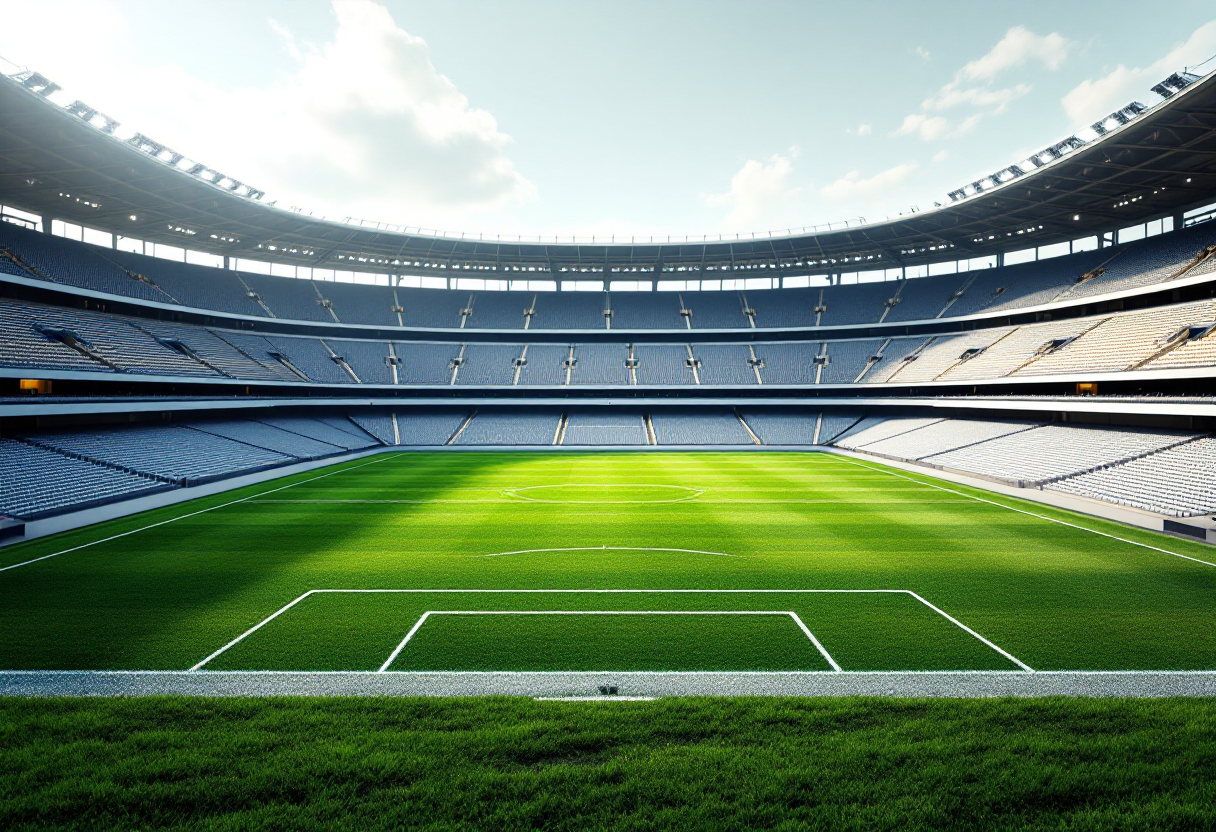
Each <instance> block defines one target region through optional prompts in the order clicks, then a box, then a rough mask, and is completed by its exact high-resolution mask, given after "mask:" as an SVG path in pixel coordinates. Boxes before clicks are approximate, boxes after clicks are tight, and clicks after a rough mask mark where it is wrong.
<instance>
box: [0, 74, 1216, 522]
mask: <svg viewBox="0 0 1216 832" xmlns="http://www.w3.org/2000/svg"><path fill="white" fill-rule="evenodd" d="M1154 91H1155V94H1156V95H1157V96H1158V97H1159V98H1160V99H1161V100H1160V101H1159V102H1158V103H1156V104H1154V105H1153V106H1152V107H1145V106H1143V105H1138V104H1137V105H1135V106H1129V107H1126V108H1123V109H1122V110H1120V111H1117V112H1116V113H1112V114H1111V116H1109V117H1108V118H1106V119H1103V120H1101V121H1099V122H1096V123H1095V124H1094V125H1093V127H1092V128H1090V130H1089V131H1088V133H1087V134H1086V135H1085V136H1072V137H1069V138H1068V139H1066V140H1064V141H1061V142H1057V143H1055V144H1053V145H1050V146H1049V147H1047V148H1045V149H1044V150H1043V151H1041V152H1040V153H1038V154H1035V155H1034V156H1032V157H1031V158H1030V159H1028V160H1026V162H1024V163H1019V164H1017V165H1012V166H1010V167H1007V168H1004V169H1002V170H1000V171H998V172H996V173H994V174H992V175H991V176H990V177H986V178H984V179H981V180H977V181H976V182H973V183H970V184H969V185H967V186H966V187H964V188H961V189H958V190H956V191H954V192H952V193H951V194H950V195H949V196H948V197H944V200H945V202H944V204H943V205H940V206H937V207H935V208H934V209H932V210H928V211H924V212H914V213H909V214H908V215H905V216H901V217H897V218H893V219H887V220H884V221H881V222H872V223H865V222H860V223H858V222H854V223H846V224H842V225H840V226H833V227H825V228H821V229H814V230H811V231H808V232H801V233H797V234H794V233H788V234H783V235H774V234H765V235H756V236H749V237H747V238H745V239H732V240H722V239H712V240H711V239H700V240H690V239H680V240H671V239H663V240H657V239H649V238H648V239H647V240H645V241H642V240H630V241H629V242H627V243H626V242H622V241H616V240H611V241H609V242H608V243H605V242H604V241H603V240H599V241H595V240H589V241H561V240H556V239H555V240H553V241H545V240H541V239H535V240H530V241H526V240H523V239H517V240H515V241H504V240H486V239H476V240H474V239H466V238H464V237H463V236H461V235H437V234H432V235H426V234H421V233H416V232H411V231H410V230H409V229H403V228H398V227H393V226H386V225H384V224H377V223H355V222H332V221H328V220H325V219H320V218H316V217H312V216H309V215H306V214H304V213H301V212H298V211H293V210H284V209H283V208H280V207H278V206H276V205H273V204H270V203H269V202H267V200H266V198H265V197H266V195H265V194H263V193H262V192H261V191H259V190H257V189H256V188H254V187H251V186H250V185H247V184H245V183H242V182H238V181H236V180H233V179H231V178H229V177H227V176H225V175H224V174H223V173H222V172H219V171H215V170H213V169H210V168H208V167H206V166H205V165H203V164H200V163H197V162H195V161H193V160H191V159H188V158H186V157H184V156H182V155H181V154H179V153H177V152H175V151H174V150H172V149H171V148H167V147H164V146H163V145H160V144H158V143H157V142H155V141H153V140H152V139H150V138H148V137H145V136H142V135H140V134H127V133H126V132H125V131H124V130H122V129H121V125H119V124H117V123H116V122H115V121H113V120H112V119H109V118H108V117H107V116H105V115H104V114H102V113H99V112H97V111H96V110H93V109H92V108H90V107H88V106H87V105H86V104H84V103H82V102H79V101H71V100H69V101H66V102H63V101H60V100H58V99H57V98H56V95H57V93H58V92H59V90H58V88H57V87H56V86H55V85H54V84H53V83H52V82H50V81H49V80H48V79H46V78H43V77H42V76H40V75H37V74H36V73H21V74H19V75H15V76H11V77H6V78H4V79H3V81H2V82H0V204H2V205H3V206H5V207H4V208H3V209H2V212H3V219H4V220H5V222H3V223H0V384H2V385H3V398H0V466H2V468H3V471H4V477H3V478H0V515H5V516H7V517H8V518H9V519H8V520H6V521H5V523H6V528H8V529H11V530H12V534H14V535H16V534H18V533H20V532H21V531H31V530H32V528H33V524H35V523H37V522H39V521H42V520H45V519H46V518H51V519H54V518H64V517H67V516H69V515H75V516H81V517H83V516H86V515H85V514H82V512H87V510H90V509H93V508H95V507H97V506H106V505H111V506H113V505H116V504H125V505H138V506H145V505H149V504H150V503H147V502H144V503H140V502H139V501H140V500H145V501H146V500H155V499H158V498H164V497H165V495H172V496H173V497H174V498H177V497H179V496H192V495H195V494H199V493H203V492H202V491H199V490H198V489H206V488H216V487H223V486H224V484H225V483H227V484H231V483H237V482H248V481H249V478H250V477H252V476H257V475H267V476H269V475H273V474H275V473H276V472H277V473H282V472H284V471H287V470H298V469H299V467H300V466H304V465H311V464H319V463H321V462H323V461H329V460H333V459H338V458H346V457H349V456H351V455H353V454H360V453H368V452H372V451H376V450H379V449H383V448H386V447H446V446H452V447H503V446H526V447H553V446H557V447H572V448H588V447H603V446H612V447H636V448H638V449H644V448H670V447H681V446H698V447H709V446H718V447H728V448H739V449H748V448H750V449H762V448H764V447H766V446H767V447H800V448H806V447H812V446H823V447H833V448H836V449H838V450H840V451H842V452H848V453H856V454H862V455H865V454H870V455H876V456H878V457H880V458H882V459H884V460H888V461H895V462H898V463H899V464H906V465H912V466H929V467H931V468H932V469H933V470H935V471H937V472H940V473H941V474H942V475H944V476H956V477H959V478H962V479H964V480H967V479H968V478H970V479H982V480H984V481H985V482H987V483H989V484H990V485H991V486H992V487H994V488H1006V489H1015V490H1016V493H1029V492H1033V493H1034V494H1035V495H1036V496H1039V497H1041V498H1043V499H1048V500H1055V501H1056V502H1057V504H1061V505H1067V506H1069V507H1072V508H1080V509H1081V510H1085V511H1090V512H1091V513H1098V514H1103V513H1106V514H1107V515H1108V516H1118V517H1119V519H1125V520H1127V519H1130V520H1131V522H1139V523H1140V524H1141V525H1145V526H1148V527H1150V528H1157V529H1164V530H1166V531H1169V532H1173V533H1176V534H1182V535H1186V536H1189V537H1192V538H1197V539H1209V536H1212V538H1213V539H1216V524H1213V523H1212V515H1213V513H1214V512H1216V487H1213V486H1212V485H1211V477H1210V471H1211V470H1212V466H1213V464H1214V463H1216V438H1214V437H1213V435H1212V432H1213V430H1214V429H1216V403H1214V400H1213V398H1212V396H1213V394H1214V392H1216V390H1214V389H1213V370H1214V368H1216V223H1209V222H1207V220H1208V219H1210V218H1212V217H1213V216H1216V206H1214V205H1213V202H1216V80H1213V77H1212V75H1208V76H1204V77H1202V78H1199V77H1195V76H1188V75H1186V74H1185V73H1181V74H1177V75H1173V76H1171V77H1170V78H1169V79H1165V81H1163V83H1162V84H1159V85H1158V86H1157V87H1154ZM73 238H75V239H73ZM187 251H188V252H190V253H189V254H187ZM157 255H160V256H157ZM187 260H189V261H190V262H186V261H187ZM202 263H209V264H210V265H202ZM337 277H342V278H344V279H342V280H339V279H335V278H337ZM326 278H328V279H326ZM888 278H890V279H888ZM217 483H219V484H220V485H219V486H217V485H216V484H217ZM1116 509H1117V511H1118V512H1120V513H1118V514H1117V515H1115V514H1111V512H1114V511H1116ZM88 516H96V515H88ZM25 524H30V526H31V529H26V525H25ZM58 527H62V525H61V526H58ZM46 528H48V529H49V528H57V527H56V526H54V525H53V524H51V525H48V526H46Z"/></svg>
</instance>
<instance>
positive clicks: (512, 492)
mask: <svg viewBox="0 0 1216 832" xmlns="http://www.w3.org/2000/svg"><path fill="white" fill-rule="evenodd" d="M546 488H667V489H676V490H679V491H687V492H690V493H688V494H685V495H684V496H683V497H675V498H673V499H670V500H610V501H607V502H608V503H609V504H616V505H629V504H641V503H686V502H688V501H689V500H695V499H696V498H698V497H700V496H701V495H702V494H704V493H705V492H706V491H707V490H708V489H705V488H697V487H695V486H689V485H669V484H662V483H640V482H639V483H629V482H620V483H593V482H587V483H553V484H551V485H525V486H522V487H519V488H504V489H502V494H503V496H504V497H511V498H514V499H516V500H526V501H528V502H532V503H560V504H580V503H581V504H589V503H596V504H603V503H604V502H605V501H600V500H546V499H544V498H541V497H532V496H529V495H527V494H524V493H522V492H524V491H538V490H541V489H546Z"/></svg>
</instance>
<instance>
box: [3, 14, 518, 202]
mask: <svg viewBox="0 0 1216 832" xmlns="http://www.w3.org/2000/svg"><path fill="white" fill-rule="evenodd" d="M332 2H333V13H334V18H335V28H334V30H333V34H332V36H331V37H330V38H329V40H328V41H327V42H326V43H323V44H321V45H312V44H306V43H302V42H300V41H299V40H298V39H297V38H296V37H295V36H294V34H293V33H292V32H291V31H290V29H288V28H286V27H285V26H283V25H282V24H280V23H277V22H274V21H268V25H269V26H271V27H272V29H273V30H274V31H275V32H276V33H277V34H278V35H279V37H280V39H281V40H282V42H283V46H284V49H285V51H286V53H287V54H288V56H289V57H290V59H291V65H290V68H289V71H288V72H287V73H286V74H285V75H283V76H281V77H280V78H279V79H277V80H272V81H266V82H264V83H262V84H260V85H258V86H252V85H251V86H243V87H222V86H220V85H217V84H212V83H210V82H207V81H204V80H201V79H198V78H195V77H193V76H191V75H190V74H189V73H188V72H187V71H186V70H184V69H183V68H181V67H180V66H176V65H166V66H158V67H147V66H138V65H136V64H134V63H132V61H133V60H135V59H134V58H132V57H130V56H131V55H135V54H137V52H136V50H133V49H131V48H130V44H129V43H127V41H128V38H129V34H128V31H127V27H126V25H125V24H124V20H123V10H122V9H121V8H120V7H118V6H116V5H114V4H111V3H110V2H108V0H55V2H54V6H55V11H56V14H48V13H47V6H49V5H51V4H50V3H49V2H48V3H44V2H40V3H37V4H30V3H26V2H24V0H0V16H2V17H3V19H4V20H5V26H4V28H3V30H0V54H3V55H5V56H6V57H10V58H13V59H18V58H19V59H20V60H23V61H26V62H27V63H29V64H30V65H31V66H32V67H33V68H35V69H38V70H39V71H41V72H43V73H44V74H45V75H47V76H48V77H50V78H51V79H52V80H55V81H57V82H58V83H60V84H62V85H63V86H64V87H65V88H66V89H67V90H68V91H69V92H70V93H72V94H74V95H77V96H79V97H80V98H82V99H83V100H85V101H88V102H89V103H90V104H92V105H93V106H95V107H97V108H99V109H100V110H102V111H104V112H106V113H108V114H109V115H110V116H112V117H114V118H116V119H118V120H119V121H121V122H123V123H124V125H126V126H129V127H132V128H134V129H137V130H139V131H141V132H143V133H145V134H147V135H149V136H151V137H153V138H154V139H156V140H158V141H161V142H164V143H165V144H168V145H170V146H171V147H173V148H174V149H175V150H177V151H178V152H181V153H184V154H186V155H187V156H189V157H190V158H193V159H199V160H200V161H203V162H204V163H206V164H208V165H210V166H212V167H215V168H217V169H219V170H222V171H224V172H225V173H227V174H229V175H231V176H234V177H236V178H238V179H241V180H243V181H247V182H248V183H249V184H251V185H253V186H255V187H259V188H264V189H265V190H266V191H267V192H268V195H269V197H273V196H276V195H277V196H279V197H281V199H280V201H279V204H280V205H285V204H299V205H301V206H303V207H305V208H309V209H312V208H316V209H319V210H321V211H323V212H328V213H330V214H331V215H334V214H340V215H344V214H345V213H348V212H349V213H355V215H360V214H361V215H363V216H367V217H369V218H371V219H378V220H385V221H389V222H397V223H402V224H410V225H425V224H435V225H439V224H442V223H444V222H445V221H446V220H447V219H448V218H458V217H460V216H467V212H468V211H469V210H470V209H471V210H474V211H476V210H491V209H495V208H501V207H503V206H508V205H513V204H518V203H519V202H522V201H525V200H528V199H531V198H533V197H534V196H535V187H534V186H533V185H532V183H531V182H529V181H528V180H527V179H526V178H525V177H524V176H523V175H522V174H521V173H520V172H519V171H517V170H516V169H515V166H514V164H513V163H512V161H511V159H510V157H509V156H508V154H507V147H508V145H509V143H510V137H509V136H508V135H506V134H505V133H503V132H502V131H501V130H500V129H499V127H498V124H497V122H496V120H495V119H494V117H493V116H492V115H491V114H490V113H488V112H486V111H485V110H480V109H477V108H475V107H473V106H471V104H470V102H469V100H468V99H467V98H466V97H465V96H464V95H463V94H462V93H461V92H460V90H459V89H457V87H456V86H455V84H453V83H452V82H451V81H450V80H449V79H448V78H447V77H445V76H444V75H442V74H440V73H439V71H438V70H437V69H436V68H435V66H434V65H433V64H432V63H431V58H430V51H429V48H428V46H427V44H426V41H424V40H423V39H422V38H419V37H417V36H415V35H412V34H410V33H409V32H407V31H405V30H404V29H402V28H400V27H399V26H397V24H396V23H395V22H394V21H393V19H392V17H391V15H390V14H389V12H388V10H387V9H386V8H384V6H382V5H380V4H379V3H377V2H373V1H372V0H332ZM57 19H70V20H72V25H71V26H59V25H57V23H56V20H57ZM97 43H106V44H107V47H106V53H105V59H104V60H100V59H99V56H98V54H97V47H96V44H97Z"/></svg>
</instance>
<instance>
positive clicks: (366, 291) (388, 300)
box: [276, 281, 400, 326]
mask: <svg viewBox="0 0 1216 832" xmlns="http://www.w3.org/2000/svg"><path fill="white" fill-rule="evenodd" d="M313 285H314V286H316V288H317V290H318V291H319V292H320V293H321V295H322V296H323V297H324V299H325V300H328V301H329V302H330V303H331V304H332V307H331V308H332V309H333V311H334V315H336V316H337V318H338V320H339V321H341V322H342V323H344V324H372V325H374V326H399V325H400V324H399V322H398V320H397V313H396V312H394V311H393V307H394V306H396V305H397V302H396V301H395V300H393V290H392V289H390V288H389V287H387V286H367V285H364V284H359V283H334V282H330V281H326V282H317V283H314V284H313ZM276 314H277V313H276ZM280 317H281V316H280Z"/></svg>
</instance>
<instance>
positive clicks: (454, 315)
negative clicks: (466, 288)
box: [393, 286, 471, 329]
mask: <svg viewBox="0 0 1216 832" xmlns="http://www.w3.org/2000/svg"><path fill="white" fill-rule="evenodd" d="M393 291H394V292H395V294H396V298H397V302H398V306H397V308H398V309H399V310H400V312H399V313H398V314H399V315H400V316H401V325H402V326H414V327H421V328H428V329H459V328H460V326H461V324H462V323H464V320H463V319H464V316H463V315H462V314H461V312H463V311H464V310H465V309H468V308H469V300H470V298H471V295H470V294H469V293H468V292H451V291H447V290H438V289H407V288H404V287H401V286H399V287H397V288H396V289H395V290H393Z"/></svg>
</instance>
